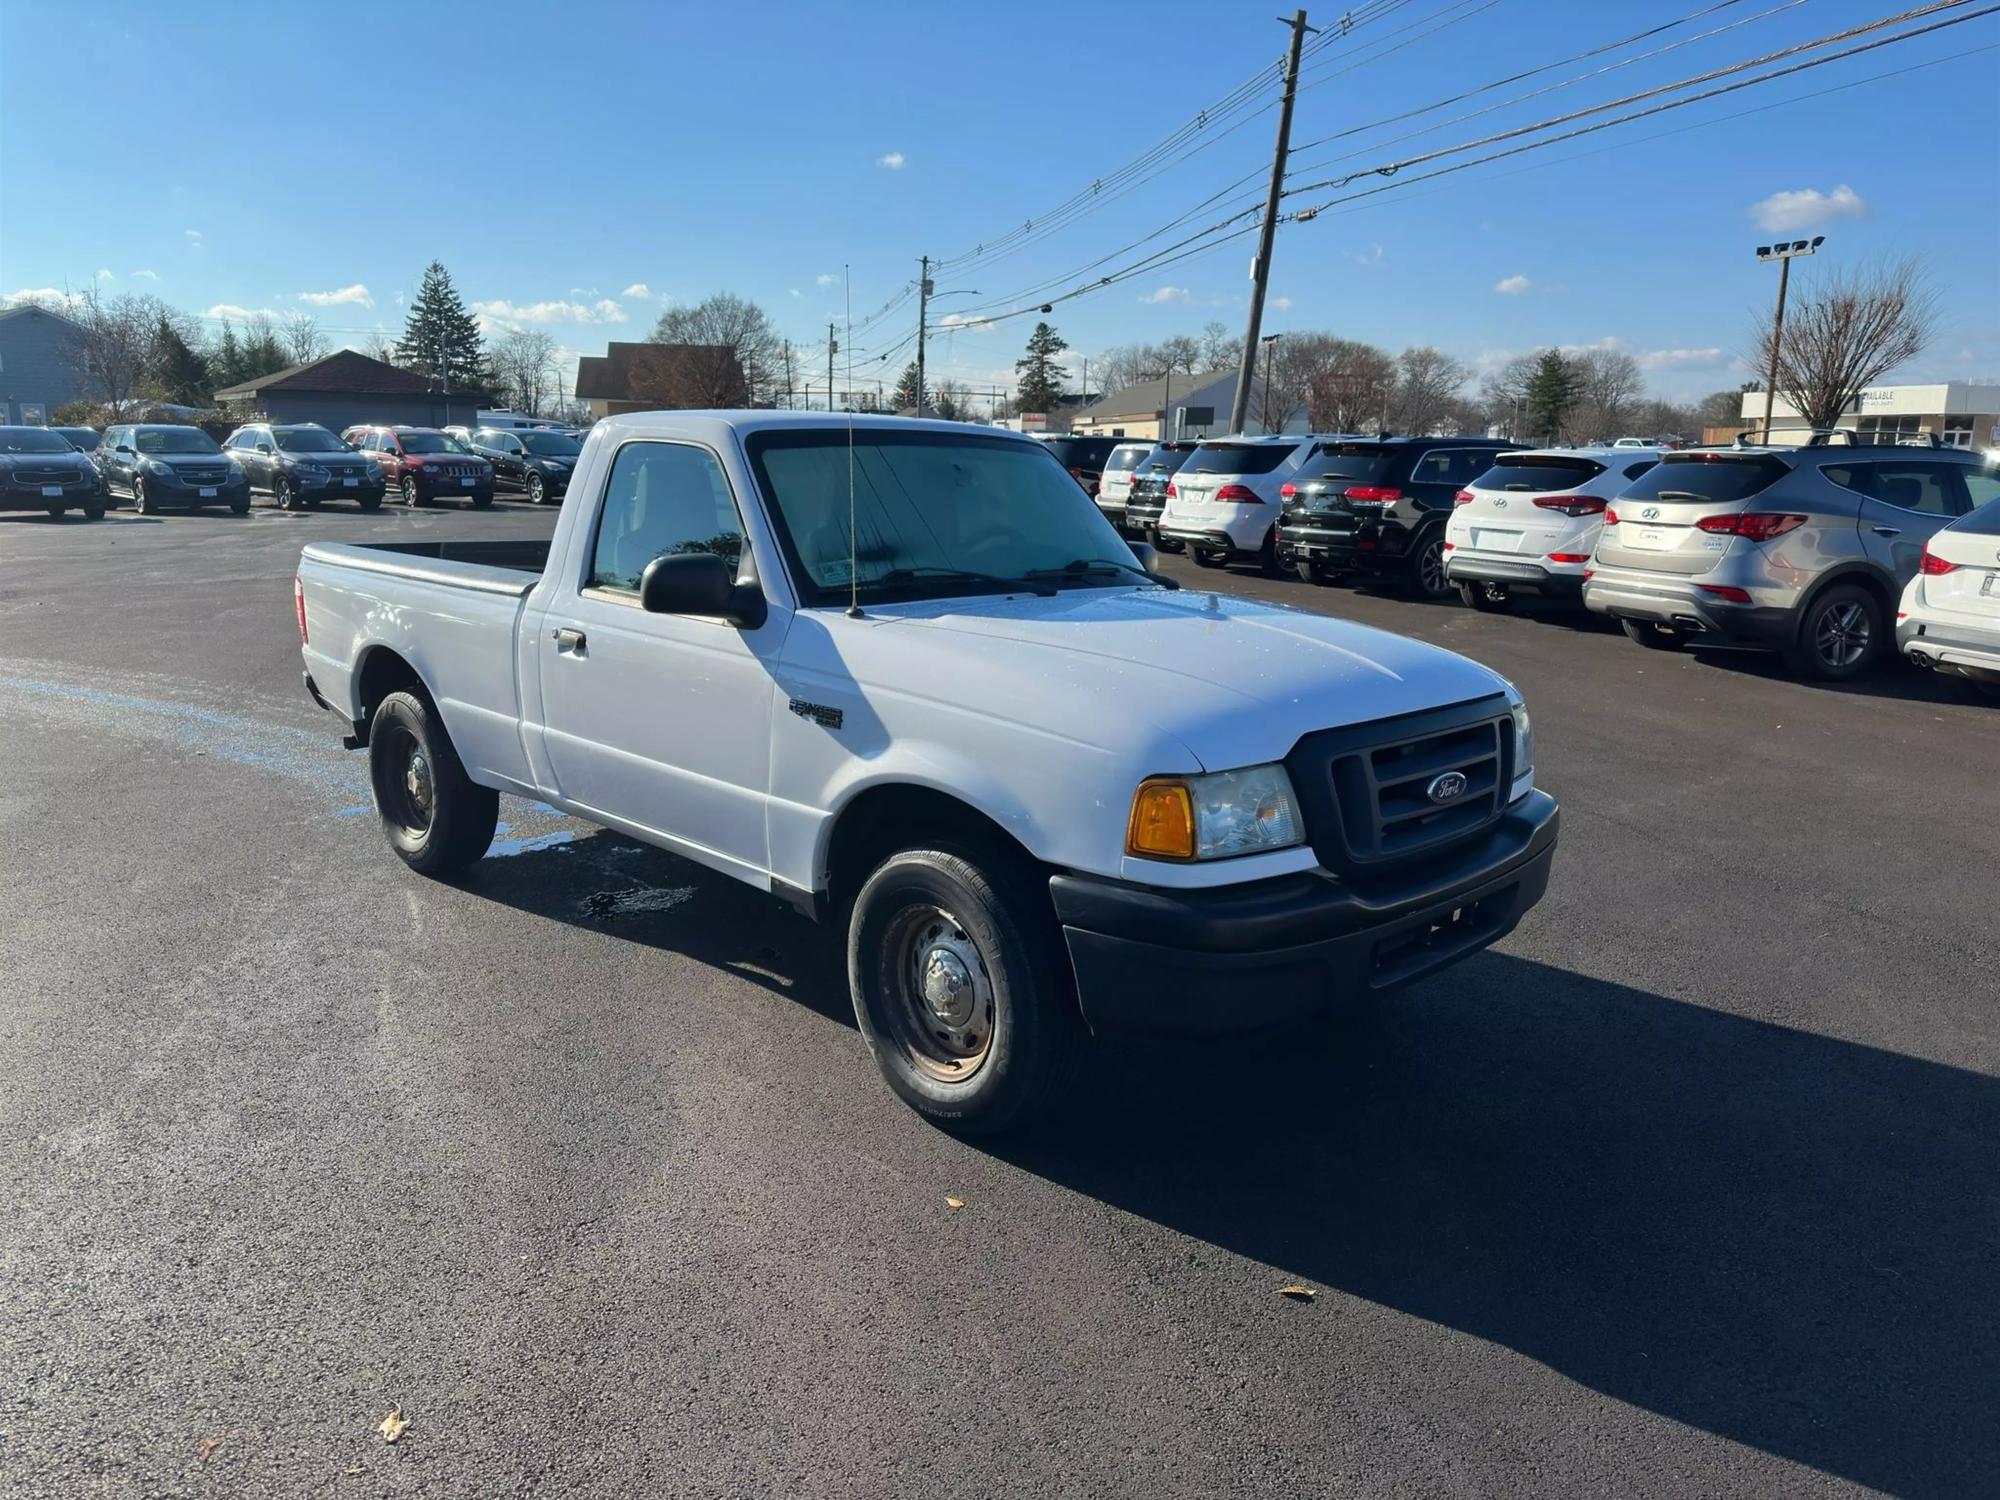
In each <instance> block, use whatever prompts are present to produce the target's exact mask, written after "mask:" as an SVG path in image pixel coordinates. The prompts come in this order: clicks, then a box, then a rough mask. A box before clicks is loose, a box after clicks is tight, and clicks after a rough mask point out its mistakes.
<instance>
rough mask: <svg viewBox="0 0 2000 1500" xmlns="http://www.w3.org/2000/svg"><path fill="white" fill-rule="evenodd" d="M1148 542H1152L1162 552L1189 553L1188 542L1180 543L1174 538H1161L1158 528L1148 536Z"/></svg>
mask: <svg viewBox="0 0 2000 1500" xmlns="http://www.w3.org/2000/svg"><path fill="white" fill-rule="evenodd" d="M1146 540H1147V541H1149V542H1151V543H1152V544H1153V545H1154V546H1155V547H1158V548H1159V549H1160V550H1161V551H1162V552H1171V553H1181V552H1185V551H1187V543H1186V542H1183V541H1178V540H1176V539H1175V538H1173V537H1167V536H1161V535H1160V533H1159V531H1158V529H1157V528H1155V529H1154V530H1153V531H1152V532H1151V533H1150V534H1149V535H1148V536H1147V538H1146Z"/></svg>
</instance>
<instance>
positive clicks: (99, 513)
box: [83, 505, 104, 521]
mask: <svg viewBox="0 0 2000 1500" xmlns="http://www.w3.org/2000/svg"><path fill="white" fill-rule="evenodd" d="M83 518H84V520H86V521H101V520H103V519H104V507H103V506H101V505H86V506H85V507H84V508H83Z"/></svg>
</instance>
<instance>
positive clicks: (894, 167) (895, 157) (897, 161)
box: [875, 151, 903, 172]
mask: <svg viewBox="0 0 2000 1500" xmlns="http://www.w3.org/2000/svg"><path fill="white" fill-rule="evenodd" d="M875 165H876V166H878V167H887V168H888V169H889V170H890V171H891V172H900V171H902V170H903V153H902V152H900V151H890V152H886V153H884V154H883V155H881V156H878V157H876V158H875Z"/></svg>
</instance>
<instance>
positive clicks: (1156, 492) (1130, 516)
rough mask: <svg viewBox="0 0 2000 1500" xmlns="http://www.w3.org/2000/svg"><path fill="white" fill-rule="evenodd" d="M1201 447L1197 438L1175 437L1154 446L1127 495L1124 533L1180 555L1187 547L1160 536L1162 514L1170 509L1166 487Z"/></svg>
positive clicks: (1164, 550)
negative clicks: (1168, 507) (1142, 538)
mask: <svg viewBox="0 0 2000 1500" xmlns="http://www.w3.org/2000/svg"><path fill="white" fill-rule="evenodd" d="M1200 446H1201V443H1200V440H1199V439H1198V438H1176V439H1175V440H1173V441H1172V442H1166V443H1155V444H1153V448H1152V451H1151V452H1150V453H1148V454H1147V455H1146V456H1145V457H1144V458H1142V459H1140V460H1139V467H1138V468H1136V469H1134V470H1133V471H1132V480H1131V486H1130V488H1129V489H1127V490H1126V492H1125V530H1126V532H1127V533H1129V534H1130V535H1133V536H1140V537H1144V538H1145V539H1146V540H1147V542H1149V543H1151V544H1152V545H1153V546H1155V547H1157V548H1159V549H1160V551H1162V552H1179V551H1181V550H1182V549H1183V548H1184V547H1185V546H1186V545H1187V544H1186V543H1185V542H1174V541H1169V540H1168V539H1167V538H1165V537H1163V536H1161V535H1160V515H1161V513H1162V512H1164V511H1165V510H1166V508H1167V486H1168V485H1169V484H1172V483H1173V479H1174V475H1175V474H1177V473H1178V472H1179V471H1180V468H1181V465H1183V464H1185V463H1186V462H1187V461H1188V459H1189V458H1190V457H1192V456H1193V454H1194V450H1195V449H1196V448H1198V447H1200Z"/></svg>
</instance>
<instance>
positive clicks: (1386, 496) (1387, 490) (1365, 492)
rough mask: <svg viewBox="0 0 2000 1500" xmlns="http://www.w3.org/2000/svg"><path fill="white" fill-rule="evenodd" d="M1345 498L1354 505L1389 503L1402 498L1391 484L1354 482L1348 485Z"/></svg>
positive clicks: (1400, 492) (1399, 491) (1400, 493)
mask: <svg viewBox="0 0 2000 1500" xmlns="http://www.w3.org/2000/svg"><path fill="white" fill-rule="evenodd" d="M1347 498H1348V501H1349V503H1351V504H1354V505H1390V504H1393V503H1394V502H1396V501H1398V500H1400V499H1402V498H1403V492H1402V491H1401V490H1399V489H1397V488H1396V487H1395V486H1393V485H1385V484H1356V485H1350V486H1348V490H1347Z"/></svg>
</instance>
